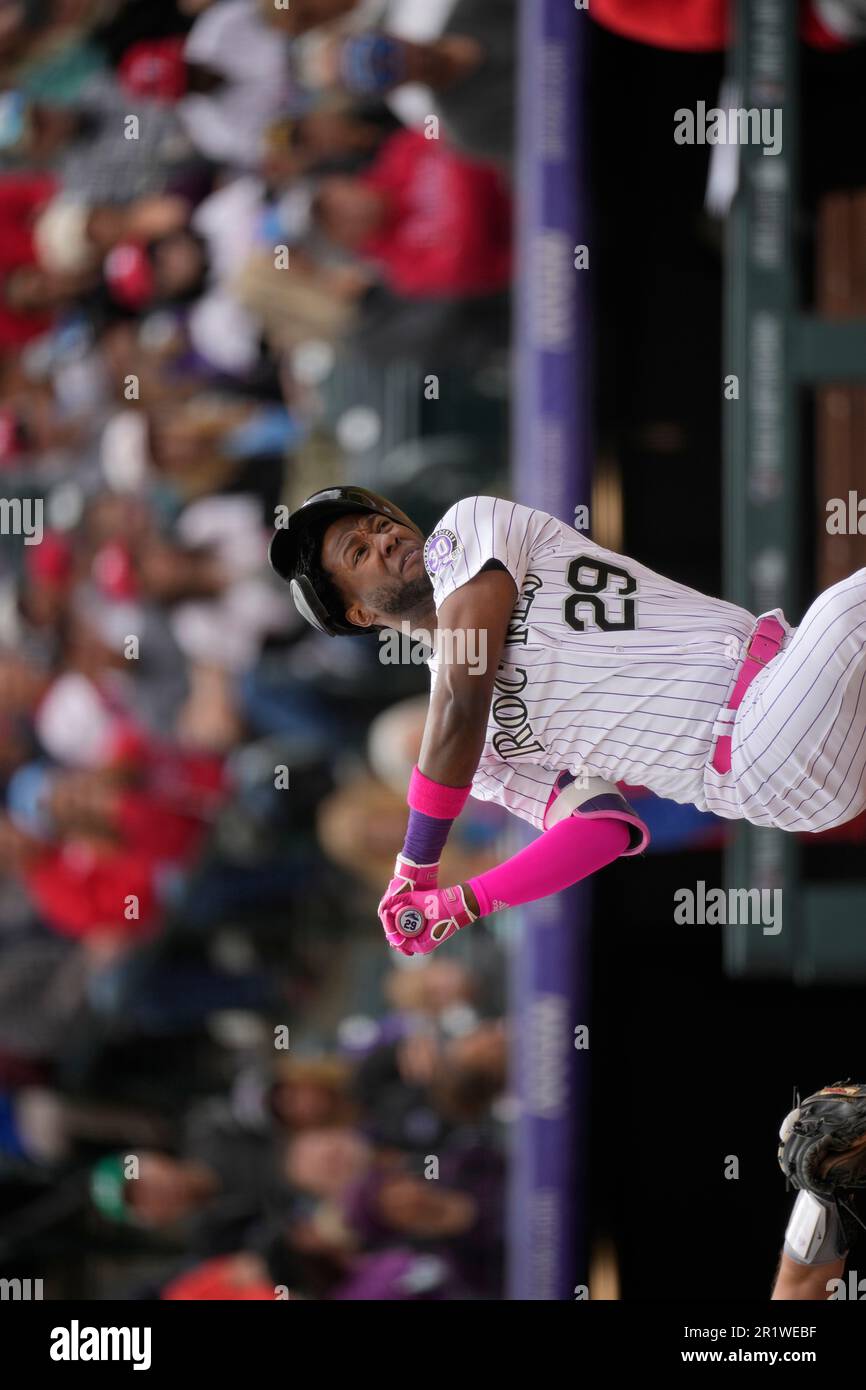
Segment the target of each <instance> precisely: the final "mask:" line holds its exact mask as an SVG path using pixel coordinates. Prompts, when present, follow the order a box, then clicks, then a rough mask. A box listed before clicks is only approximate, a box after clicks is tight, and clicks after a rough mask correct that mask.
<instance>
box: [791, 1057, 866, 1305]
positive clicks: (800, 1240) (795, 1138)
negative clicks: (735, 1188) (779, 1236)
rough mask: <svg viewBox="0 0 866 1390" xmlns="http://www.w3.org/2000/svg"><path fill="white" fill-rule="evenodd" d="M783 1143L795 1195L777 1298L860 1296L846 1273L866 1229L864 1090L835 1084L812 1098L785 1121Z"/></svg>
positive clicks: (859, 1086) (865, 1098)
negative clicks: (859, 1206) (864, 1211)
mask: <svg viewBox="0 0 866 1390" xmlns="http://www.w3.org/2000/svg"><path fill="white" fill-rule="evenodd" d="M779 1140H780V1143H779V1149H778V1158H779V1167H780V1168H781V1169H782V1172H783V1173H784V1174H785V1176H786V1177H787V1178H788V1179H789V1180H790V1181H791V1183H792V1184H793V1186H794V1187H795V1188H797V1189H798V1193H797V1200H796V1201H795V1203H794V1207H793V1210H792V1212H791V1218H790V1220H789V1222H788V1226H787V1229H786V1231H785V1243H784V1246H783V1248H782V1256H781V1259H780V1261H779V1268H778V1271H777V1274H776V1282H775V1285H774V1287H773V1299H774V1300H775V1299H794V1298H796V1299H838V1298H840V1297H841V1298H847V1297H854V1298H857V1299H860V1298H862V1297H863V1296H864V1295H863V1294H861V1293H860V1292H859V1289H860V1286H861V1285H860V1281H859V1280H857V1278H856V1275H855V1276H854V1283H855V1285H856V1288H855V1291H854V1293H853V1294H849V1293H848V1292H847V1286H846V1285H845V1282H844V1280H843V1278H842V1275H843V1271H844V1269H845V1259H846V1256H847V1254H848V1251H849V1249H850V1247H851V1245H852V1244H853V1242H854V1240H855V1239H856V1238H857V1236H858V1235H859V1233H860V1230H862V1229H864V1227H863V1222H862V1221H861V1220H860V1217H859V1216H858V1214H857V1210H856V1205H855V1204H856V1200H857V1192H858V1190H860V1189H862V1188H864V1187H866V1086H863V1085H858V1084H856V1083H853V1082H851V1081H834V1082H833V1084H832V1085H831V1086H825V1087H824V1088H823V1090H820V1091H816V1092H815V1094H814V1095H811V1096H807V1097H806V1099H805V1100H804V1101H801V1102H800V1104H799V1105H797V1106H795V1107H794V1109H793V1110H792V1111H791V1112H790V1113H789V1114H788V1115H786V1117H785V1119H784V1120H783V1121H782V1126H781V1128H780V1130H779ZM864 1287H866V1281H864Z"/></svg>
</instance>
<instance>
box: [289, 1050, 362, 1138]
mask: <svg viewBox="0 0 866 1390" xmlns="http://www.w3.org/2000/svg"><path fill="white" fill-rule="evenodd" d="M348 1080H349V1068H348V1066H347V1064H346V1063H345V1062H344V1061H343V1060H342V1059H341V1058H338V1057H297V1058H289V1057H287V1058H285V1059H283V1060H282V1061H280V1062H278V1063H277V1064H276V1067H275V1075H274V1079H273V1083H272V1085H271V1087H270V1090H269V1094H268V1105H269V1109H270V1111H271V1112H272V1113H273V1114H274V1115H275V1116H276V1118H277V1119H278V1120H279V1122H280V1123H281V1124H283V1125H285V1126H286V1127H287V1128H288V1129H291V1130H302V1129H316V1128H322V1127H327V1126H329V1125H335V1126H340V1125H344V1124H347V1123H349V1122H350V1121H351V1120H353V1119H354V1118H355V1106H354V1104H353V1102H352V1100H351V1098H350V1096H349V1093H348Z"/></svg>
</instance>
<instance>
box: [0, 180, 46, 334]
mask: <svg viewBox="0 0 866 1390" xmlns="http://www.w3.org/2000/svg"><path fill="white" fill-rule="evenodd" d="M56 192H57V180H56V179H55V178H53V177H52V176H51V175H49V174H4V175H3V176H2V177H0V351H3V350H4V349H5V348H15V347H20V346H21V345H22V344H23V343H27V342H29V341H30V339H31V338H35V337H36V336H37V334H39V333H45V332H47V330H48V329H49V328H50V327H51V324H52V321H53V316H52V315H51V314H46V313H32V312H30V311H28V312H27V313H22V312H20V311H19V310H17V309H12V308H10V307H9V305H8V304H7V303H6V293H5V289H6V281H7V279H8V278H9V276H10V275H11V274H12V273H13V271H16V270H21V269H22V267H24V266H30V265H35V264H36V248H35V245H34V241H33V221H34V218H35V217H36V214H37V213H38V212H39V211H40V209H41V208H42V207H43V206H44V204H45V203H47V202H48V201H49V199H51V198H53V197H54V194H55V193H56Z"/></svg>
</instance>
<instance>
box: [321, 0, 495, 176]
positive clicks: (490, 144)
mask: <svg viewBox="0 0 866 1390" xmlns="http://www.w3.org/2000/svg"><path fill="white" fill-rule="evenodd" d="M515 24H516V8H515V4H514V0H459V2H458V4H457V6H456V7H455V9H454V11H453V13H452V15H451V17H450V19H449V22H448V24H447V25H446V27H445V30H444V32H443V34H442V36H441V37H440V38H438V39H434V40H432V41H430V42H429V43H413V42H410V41H409V40H407V39H401V38H398V37H397V36H396V35H394V34H388V33H381V32H375V33H366V34H356V35H353V36H352V37H350V38H346V39H342V40H338V41H336V42H335V45H334V51H333V57H332V59H331V62H332V71H333V77H334V80H335V82H337V83H339V84H340V85H341V86H343V87H344V88H345V90H346V91H347V92H351V93H353V94H354V95H356V96H359V97H367V98H370V97H381V96H382V95H384V94H385V93H387V92H391V91H393V90H394V89H395V88H397V87H401V86H403V85H404V84H406V83H408V82H422V83H424V84H425V85H426V86H427V87H429V88H431V89H432V91H433V93H434V98H435V107H434V111H435V114H436V115H437V116H438V117H439V118H440V120H441V122H442V125H443V128H444V134H445V135H446V136H447V139H448V142H449V143H450V144H451V145H452V146H454V148H455V149H458V150H461V151H462V152H463V153H464V154H467V155H470V156H472V157H473V158H476V159H490V160H497V161H502V162H504V163H509V162H510V161H511V158H512V154H513V145H514V138H513V137H514V84H515V68H514V48H515Z"/></svg>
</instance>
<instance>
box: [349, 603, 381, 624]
mask: <svg viewBox="0 0 866 1390" xmlns="http://www.w3.org/2000/svg"><path fill="white" fill-rule="evenodd" d="M346 618H347V619H348V621H349V622H350V623H354V624H355V626H356V627H372V626H373V624H374V622H375V615H374V614H373V613H372V612H371V611H370V609H369V608H365V607H364V605H363V603H353V604H352V605H351V607H349V608H347V609H346Z"/></svg>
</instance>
